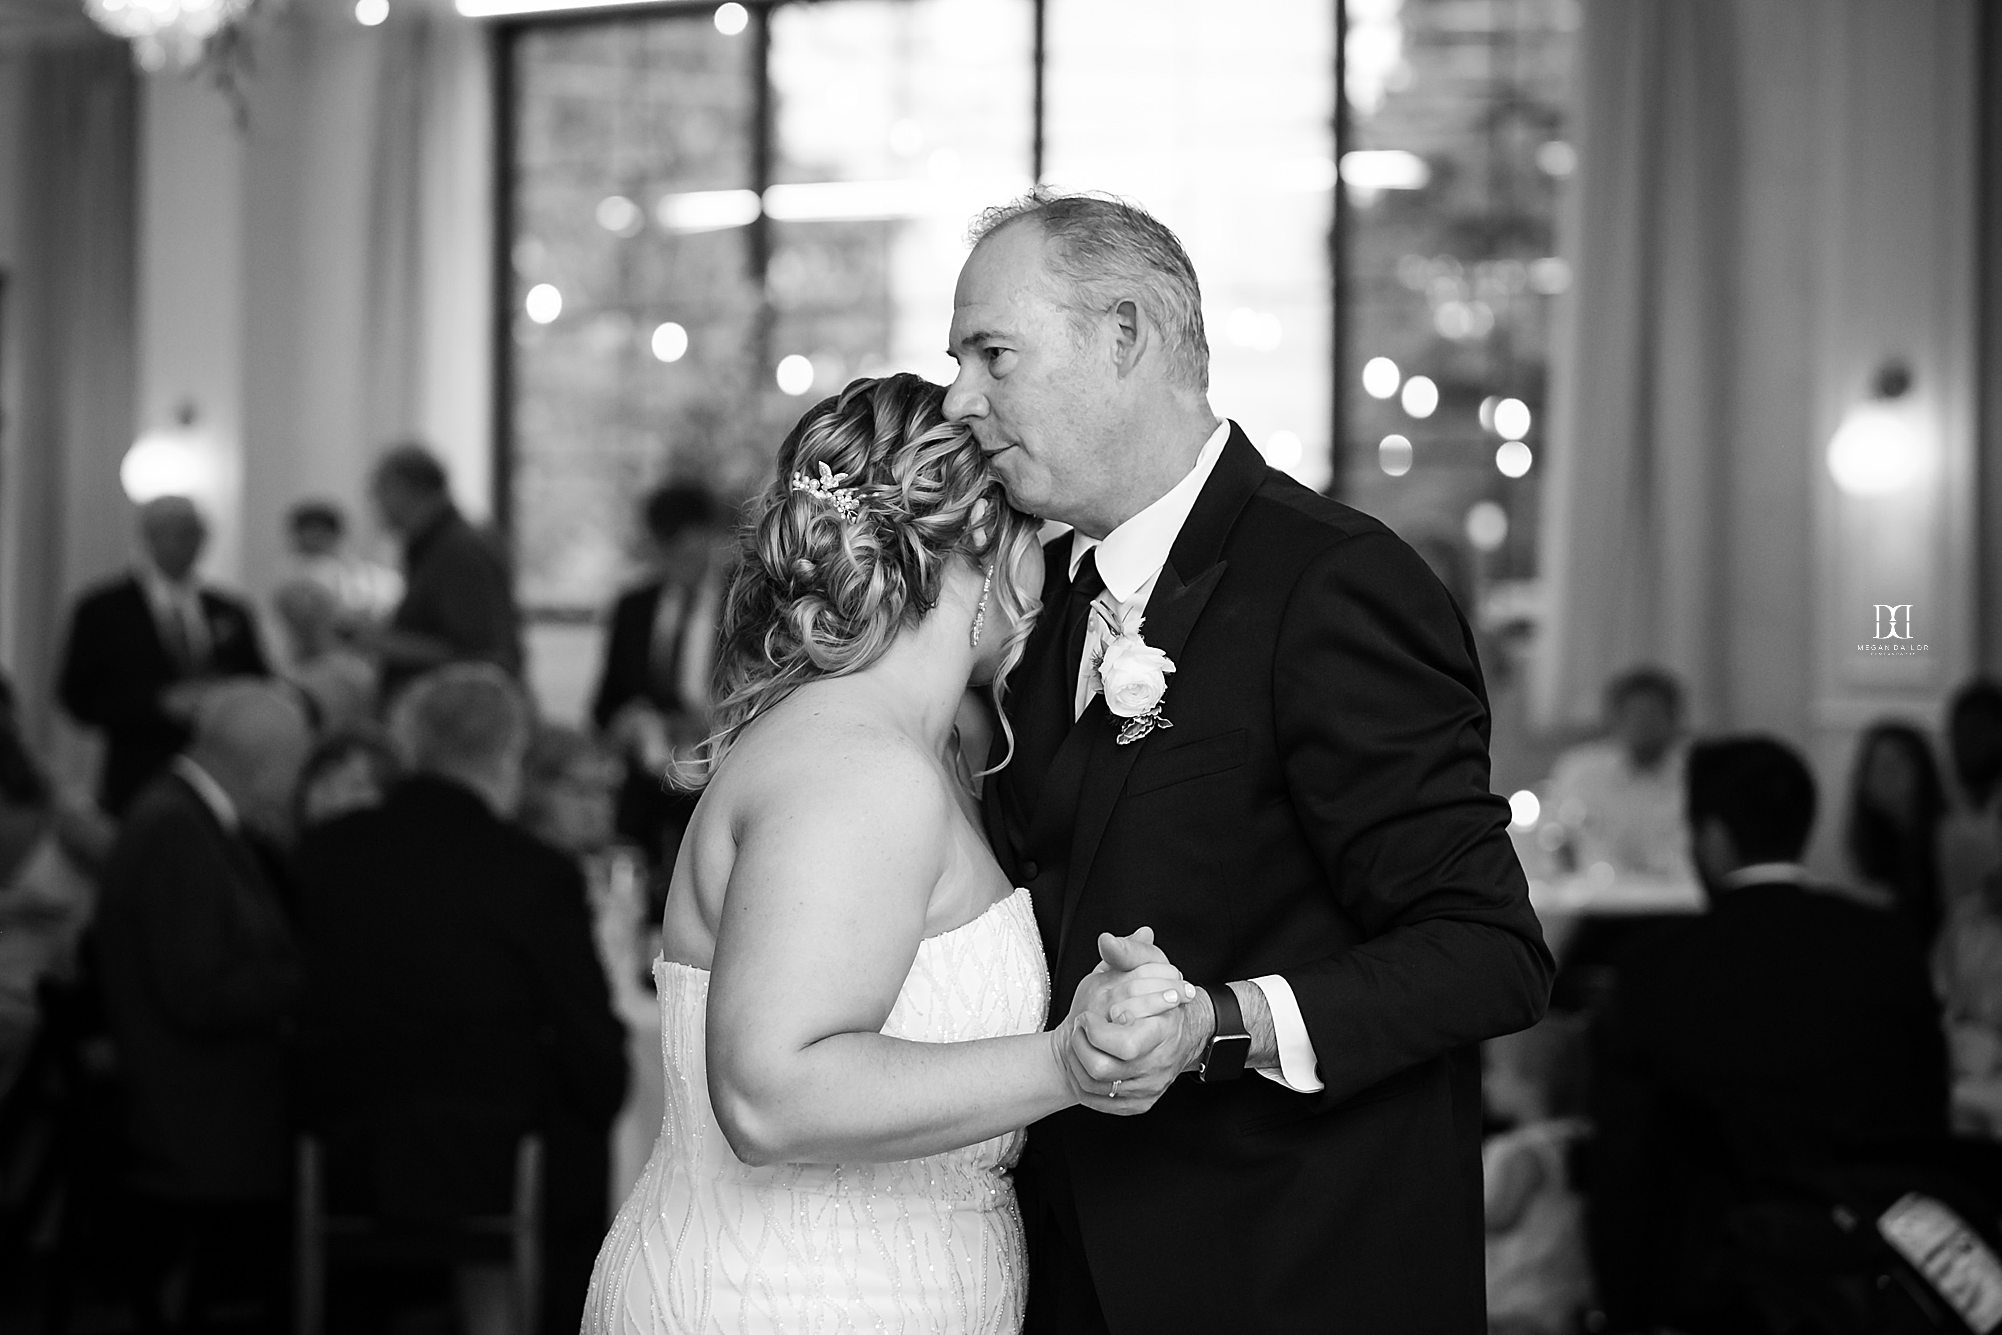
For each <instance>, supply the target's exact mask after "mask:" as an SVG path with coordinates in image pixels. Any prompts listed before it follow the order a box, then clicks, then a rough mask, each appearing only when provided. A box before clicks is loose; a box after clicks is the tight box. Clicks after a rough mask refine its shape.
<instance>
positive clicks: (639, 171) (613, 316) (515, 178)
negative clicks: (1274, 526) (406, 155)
mask: <svg viewBox="0 0 2002 1335" xmlns="http://www.w3.org/2000/svg"><path fill="white" fill-rule="evenodd" d="M1335 29H1336V6H1335V5H1333V4H1331V3H1329V0H1245V3H1242V4H1232V5H1218V4H1215V3H1212V2H1210V0H1040V3H1038V0H819V3H812V4H806V3H773V4H769V5H752V6H749V7H740V6H737V5H724V6H721V7H720V8H712V7H709V6H692V5H691V6H669V7H662V8H660V9H657V10H649V11H645V12H644V13H637V14H635V13H631V12H628V13H625V14H620V15H615V16H610V17H606V16H592V17H572V18H567V19H564V20H562V21H559V22H542V23H536V24H523V25H520V26H516V27H512V28H509V29H506V30H504V32H503V36H502V50H503V53H504V70H505V77H504V84H505V87H506V96H507V104H506V108H507V109H506V116H507V126H508V136H507V137H508V139H509V141H510V142H509V147H508V156H507V159H506V164H507V169H508V172H509V176H510V181H511V188H510V189H509V191H508V192H507V196H508V204H507V216H506V222H505V225H506V227H507V228H508V229H509V232H510V236H509V242H510V245H509V248H508V252H507V253H508V258H509V261H510V267H509V270H508V273H507V276H506V282H507V294H506V295H507V303H506V309H507V310H508V311H509V315H508V317H507V319H508V333H509V338H508V340H507V344H506V351H505V366H504V368H503V376H502V383H503V387H504V388H503V393H504V399H503V403H502V405H501V406H502V412H501V419H502V423H503V432H502V437H503V438H502V441H501V449H502V451H503V467H502V468H501V469H500V470H499V473H500V476H502V477H503V478H505V479H507V481H506V492H505V494H504V495H503V496H502V497H501V498H500V499H501V507H500V508H501V512H502V513H503V515H505V516H506V517H507V520H508V522H509V524H510V526H511V528H512V531H513V534H514V538H515V546H516V552H517V559H518V562H519V571H520V579H521V586H522V594H523V598H524V601H525V602H526V603H527V604H528V605H529V606H530V607H531V608H533V609H537V610H540V611H544V612H554V613H559V614H566V615H567V614H575V613H579V612H584V611H588V610H591V609H596V608H598V607H600V606H602V604H603V602H604V601H605V599H606V597H607V596H608V595H609V593H610V591H611V590H612V588H613V587H614V586H615V585H616V584H617V582H618V580H619V579H620V578H621V576H622V575H623V573H624V569H625V566H626V563H627V560H628V555H629V548H630V544H631V538H632V533H633V513H632V512H633V510H634V508H635V501H636V499H637V497H638V495H639V494H640V492H641V491H642V490H643V489H644V488H645V487H646V486H648V485H650V484H651V483H653V482H655V481H657V480H660V479H662V478H666V477H670V476H676V477H680V476H694V477H701V478H704V479H706V480H708V481H710V482H711V483H712V484H714V485H716V486H717V487H719V488H720V489H722V490H723V491H725V492H726V493H740V492H741V491H743V490H745V489H747V488H748V487H750V486H752V485H755V484H756V483H757V482H758V481H760V480H762V478H763V476H764V475H765V472H766V470H767V469H768V468H769V467H770V461H771V456H772V453H773V451H774V450H775V449H776V447H777V444H778V442H779V440H780V438H781V437H782V436H783V434H784V432H785V430H786V429H787V427H789V426H790V425H791V423H792V421H793V420H794V419H796V417H797V416H798V414H799V413H800V412H801V411H802V410H803V409H804V408H805V407H806V406H807V404H809V403H810V402H811V401H812V398H813V397H815V396H819V395H823V394H826V393H830V392H832V391H833V390H835V389H837V388H839V387H840V386H841V385H842V384H843V383H845V382H846V381H847V380H848V379H849V378H850V377H852V376H855V375H864V374H875V373H880V372H882V371H884V370H888V369H893V368H894V369H908V370H914V371H917V372H919V373H920V374H924V375H927V376H930V377H931V378H933V379H936V380H940V381H943V380H945V379H946V378H948V377H949V376H950V374H951V369H952V368H951V363H950V362H949V361H948V360H947V359H946V358H945V356H944V353H943V348H944V343H945V331H946V328H947V325H948V323H949V321H950V318H951V313H952V285H953V282H954V279H955V278H956V276H957V273H958V270H959V266H960V263H961V262H962V260H963V259H964V258H965V250H966V248H965V236H966V229H967V224H968V223H969V221H970V220H971V218H972V216H973V215H974V214H975V213H977V212H978V211H979V209H980V208H982V207H984V206H986V205H989V204H994V203H999V202H1002V201H1004V200H1006V199H1008V198H1010V197H1011V196H1013V195H1015V194H1017V193H1019V192H1020V191H1021V190H1023V189H1025V188H1026V187H1027V186H1028V185H1029V184H1031V183H1032V182H1033V181H1034V180H1035V179H1036V176H1037V172H1038V169H1039V168H1040V169H1041V175H1042V177H1043V179H1045V180H1047V181H1049V182H1051V183H1053V184H1056V185H1060V186H1066V187H1074V188H1096V189H1106V190H1112V191H1115V192H1117V193H1120V194H1124V195H1127V196H1129V197H1131V198H1134V199H1136V200H1137V201H1139V202H1140V203H1142V204H1144V205H1146V206H1147V207H1149V208H1150V209H1152V210H1153V211H1154V212H1156V213H1157V214H1159V215H1160V216H1161V217H1162V218H1163V219H1164V220H1165V221H1167V222H1168V223H1169V224H1170V225H1171V226H1173V227H1175V228H1176V230H1177V231H1178V232H1179V233H1180V234H1181V235H1182V237H1183V240H1184V241H1185V242H1186V243H1187V244H1188V247H1189V250H1190V252H1191V255H1192V257H1193V258H1194V260H1195V262H1196V267H1197V269H1198V271H1199V273H1200V274H1201V277H1202V280H1203V288H1204V300H1205V315H1206V318H1207V321H1208V325H1209V331H1210V340H1211V344H1212V348H1213V352H1214V360H1213V368H1212V379H1213V387H1212V396H1211V397H1212V402H1213V403H1214V404H1215V406H1216V408H1217V410H1218V411H1219V412H1222V413H1225V414H1227V415H1230V416H1233V417H1236V418H1238V419H1239V420H1240V421H1242V422H1243V423H1244V425H1245V426H1246V428H1247V429H1248V430H1250V432H1251V433H1252V435H1253V436H1254V438H1255V439H1257V440H1258V441H1259V442H1260V444H1261V445H1262V446H1263V447H1264V448H1265V449H1266V450H1267V452H1268V455H1269V457H1271V458H1272V459H1273V460H1274V461H1275V462H1276V463H1279V464H1280V465H1282V466H1284V467H1287V468H1290V469H1292V470H1293V471H1295V472H1296V473H1297V474H1298V475H1299V476H1300V477H1302V479H1303V480H1306V481H1308V482H1309V483H1311V484H1313V485H1316V486H1319V485H1322V484H1324V483H1326V482H1327V481H1328V480H1329V478H1330V476H1331V471H1332V465H1331V449H1330V446H1331V441H1332V439H1333V435H1334V432H1333V420H1332V413H1331V409H1330V376H1329V371H1328V368H1329V365H1330V360H1331V353H1330V348H1331V336H1330V330H1331V324H1332V317H1331V307H1330V297H1331V291H1332V282H1331V278H1330V268H1329V263H1328V254H1329V237H1330V230H1331V227H1332V221H1333V188H1334V178H1335V169H1334V163H1333V119H1334V91H1333V90H1334V80H1333V70H1334V67H1335V59H1334V51H1335ZM1039 58H1040V65H1039Z"/></svg>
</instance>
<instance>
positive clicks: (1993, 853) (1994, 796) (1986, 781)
mask: <svg viewBox="0 0 2002 1335" xmlns="http://www.w3.org/2000/svg"><path fill="white" fill-rule="evenodd" d="M1946 754H1947V761H1948V763H1949V765H1950V766H1951V767H1952V770H1953V778H1954V787H1955V789H1956V790H1957V791H1956V794H1955V801H1954V803H1953V806H1952V809H1951V810H1949V811H1948V812H1947V814H1946V816H1945V818H1944V819H1942V820H1941V821H1940V827H1939V857H1938V862H1939V880H1940V898H1941V900H1942V901H1943V903H1944V905H1945V909H1946V912H1947V914H1948V915H1949V916H1951V914H1952V913H1953V911H1954V908H1955V906H1956V905H1959V904H1963V903H1965V904H1969V905H1973V904H1975V903H1977V902H1978V901H1979V900H1980V899H1981V897H1982V889H1981V886H1982V882H1983V881H1984V880H1985V879H1986V878H1987V877H1988V875H1989V873H1991V872H1993V871H1995V870H1996V869H1997V868H1998V867H2002V682H1997V681H1993V680H1991V679H1989V678H1986V677H1976V678H1974V679H1973V680H1971V681H1969V682H1967V683H1965V684H1964V685H1962V686H1961V687H1960V689H1959V690H1957V691H1955V692H1954V693H1953V699H1952V701H1951V702H1949V704H1948V706H1947V719H1946Z"/></svg>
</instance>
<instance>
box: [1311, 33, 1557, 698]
mask: <svg viewBox="0 0 2002 1335" xmlns="http://www.w3.org/2000/svg"><path fill="white" fill-rule="evenodd" d="M1347 8H1348V16H1349V29H1348V37H1347V44H1346V45H1347V63H1346V88H1345V92H1346V102H1347V121H1348V125H1349V127H1350V134H1349V136H1348V141H1347V148H1348V150H1349V151H1348V152H1346V153H1345V155H1344V158H1343V170H1342V175H1343V178H1344V180H1345V182H1346V186H1345V189H1346V192H1347V199H1346V209H1345V225H1344V228H1343V245H1342V252H1343V267H1342V277H1343V284H1342V292H1343V295H1344V298H1345V302H1344V311H1343V320H1344V326H1345V331H1346V337H1345V338H1344V339H1343V349H1342V356H1341V365H1340V367H1339V368H1338V375H1339V377H1340V379H1339V385H1340V387H1341V392H1340V398H1341V402H1342V404H1343V411H1342V418H1343V423H1342V426H1343V430H1342V442H1343V447H1342V450H1341V452H1340V453H1341V461H1342V462H1341V468H1342V491H1343V493H1344V495H1345V496H1346V497H1347V498H1348V499H1350V500H1351V501H1353V502H1354V503H1355V504H1356V505H1358V506H1360V507H1361V508H1363V509H1365V510H1368V511H1369V512H1371V513H1372V514H1376V515H1378V516H1380V517H1381V518H1383V519H1384V520H1385V522H1387V523H1389V524H1390V525H1391V526H1392V527H1393V528H1395V529H1397V530H1398V531H1399V532H1400V533H1401V534H1403V536H1404V537H1406V538H1407V539H1408V540H1410V541H1412V542H1414V543H1415V544H1417V545H1418V546H1419V547H1420V549H1421V550H1423V551H1424V552H1425V553H1426V555H1427V556H1428V557H1429V558H1431V559H1432V561H1433V564H1434V566H1435V567H1436V568H1437V569H1439V570H1440V572H1441V574H1442V575H1443V576H1444V577H1445V578H1446V579H1447V582H1448V583H1449V584H1452V585H1454V586H1455V591H1456V592H1457V593H1458V594H1459V595H1460V597H1461V599H1462V601H1463V602H1464V603H1465V604H1466V605H1467V607H1468V610H1469V612H1471V613H1476V614H1479V613H1483V612H1485V613H1486V614H1487V619H1488V620H1489V622H1490V623H1491V624H1497V625H1500V624H1505V623H1507V622H1508V621H1509V620H1510V618H1511V617H1512V616H1514V615H1515V611H1516V610H1519V609H1521V608H1524V607H1526V606H1529V605H1531V602H1532V600H1530V599H1525V598H1514V597H1511V596H1510V595H1511V594H1513V593H1520V592H1525V591H1527V590H1528V589H1529V588H1530V587H1531V585H1530V581H1531V580H1532V579H1533V577H1534V575H1535V563H1536V529H1537V522H1538V510H1539V507H1538V504H1537V500H1538V496H1539V494H1540V489H1541V478H1542V476H1543V468H1544V465H1545V463H1546V462H1547V459H1546V457H1545V448H1544V441H1545V425H1546V416H1545V411H1544V410H1545V406H1546V399H1545V387H1546V385H1547V383H1548V379H1549V370H1550V368H1549V353H1550V342H1551V339H1550V322H1551V308H1552V305H1553V299H1554V298H1556V297H1557V295H1558V294H1560V293H1562V292H1563V291H1564V290H1565V288H1566V287H1567V286H1568V285H1569V282H1570V273H1569V270H1568V269H1567V267H1566V266H1565V264H1564V262H1563V261H1562V260H1561V259H1560V258H1558V243H1557V220H1558V212H1559V207H1560V204H1561V202H1562V199H1563V192H1564V190H1565V189H1566V181H1567V179H1568V178H1569V176H1570V174H1571V170H1572V167H1573V165H1574V161H1575V157H1574V154H1573V152H1572V149H1571V147H1570V145H1569V143H1568V142H1567V140H1566V136H1565V108H1566V107H1567V105H1568V96H1569V82H1570V75H1571V69H1572V56H1573V49H1574V45H1575V31H1576V28H1577V23H1578V13H1577V0H1348V3H1347ZM1492 666H1499V664H1498V663H1497V664H1494V665H1492Z"/></svg>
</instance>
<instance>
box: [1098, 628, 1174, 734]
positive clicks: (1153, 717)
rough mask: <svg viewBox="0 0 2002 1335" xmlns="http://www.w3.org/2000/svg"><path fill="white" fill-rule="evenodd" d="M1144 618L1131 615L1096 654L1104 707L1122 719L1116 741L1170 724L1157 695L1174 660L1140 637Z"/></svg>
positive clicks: (1162, 693) (1163, 688)
mask: <svg viewBox="0 0 2002 1335" xmlns="http://www.w3.org/2000/svg"><path fill="white" fill-rule="evenodd" d="M1146 621H1147V619H1146V618H1145V617H1143V616H1137V615H1136V616H1134V617H1133V618H1132V619H1131V620H1129V621H1128V622H1126V623H1125V624H1124V625H1122V626H1121V627H1120V628H1119V631H1118V633H1117V634H1115V635H1114V636H1113V637H1112V639H1111V640H1110V641H1108V642H1107V644H1106V646H1105V648H1104V649H1103V650H1102V651H1100V653H1099V656H1098V689H1099V690H1100V691H1102V692H1103V693H1104V695H1105V707H1106V708H1107V709H1109V710H1111V711H1112V713H1113V714H1114V716H1115V717H1118V718H1121V719H1124V720H1125V722H1124V723H1122V724H1121V725H1120V728H1119V744H1120V745H1121V746H1125V745H1127V744H1128V743H1130V742H1137V741H1139V740H1140V739H1141V738H1142V737H1145V736H1146V735H1147V734H1148V733H1150V732H1152V731H1154V729H1156V728H1172V727H1174V726H1175V725H1174V724H1172V723H1170V722H1169V721H1168V720H1167V718H1166V716H1164V715H1163V714H1162V713H1161V698H1162V697H1163V696H1165V695H1166V694H1167V693H1168V674H1169V673H1170V672H1173V671H1174V670H1175V660H1174V659H1172V658H1170V657H1168V656H1167V655H1166V654H1164V653H1162V652H1161V651H1160V650H1159V649H1156V648H1155V647H1154V646H1153V645H1151V644H1149V643H1147V641H1146V640H1144V639H1142V638H1141V635H1140V630H1141V627H1142V626H1144V625H1145V624H1146Z"/></svg>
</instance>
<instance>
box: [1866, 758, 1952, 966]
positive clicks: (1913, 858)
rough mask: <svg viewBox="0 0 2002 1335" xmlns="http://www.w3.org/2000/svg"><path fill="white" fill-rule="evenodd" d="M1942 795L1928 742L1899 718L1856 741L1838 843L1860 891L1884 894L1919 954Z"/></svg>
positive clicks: (1934, 874)
mask: <svg viewBox="0 0 2002 1335" xmlns="http://www.w3.org/2000/svg"><path fill="white" fill-rule="evenodd" d="M1945 814H1946V792H1945V790H1944V789H1943V788H1942V787H1941V785H1940V781H1939V766H1938V764H1937V763H1936V762H1935V761H1934V760H1933V753H1932V744H1931V743H1930V742H1928V741H1926V739H1925V734H1924V733H1922V732H1920V731H1919V730H1918V729H1917V728H1914V727H1912V726H1910V725H1909V724H1904V723H1889V722H1886V723H1876V724H1872V725H1871V726H1870V727H1869V728H1868V729H1866V730H1865V731H1864V733H1863V736H1862V737H1861V739H1859V740H1858V741H1857V743H1856V767H1855V770H1854V772H1853V773H1852V774H1851V776H1850V781H1849V814H1848V822H1847V825H1846V826H1845V828H1844V830H1843V843H1844V845H1845V846H1846V849H1847V852H1848V854H1849V863H1850V867H1851V869H1852V870H1853V871H1854V872H1855V874H1856V877H1857V880H1858V881H1859V882H1860V884H1861V887H1862V888H1863V889H1865V890H1869V891H1874V892H1876V893H1878V894H1880V895H1882V896H1883V902H1884V904H1885V905H1886V907H1888V908H1890V909H1892V910H1893V911H1894V912H1896V913H1897V915H1898V916H1899V917H1900V918H1902V919H1904V921H1905V925H1906V926H1907V927H1908V928H1910V929H1911V932H1912V936H1913V938H1914V939H1915V940H1916V941H1917V942H1918V943H1919V948H1920V950H1921V951H1923V952H1927V953H1930V951H1931V949H1932V941H1933V937H1934V935H1935V934H1936V933H1937V932H1938V931H1939V922H1940V895H1939V871H1938V863H1937V861H1936V855H1937V853H1938V844H1939V825H1940V820H1941V818H1942V817H1943V816H1944V815H1945Z"/></svg>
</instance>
